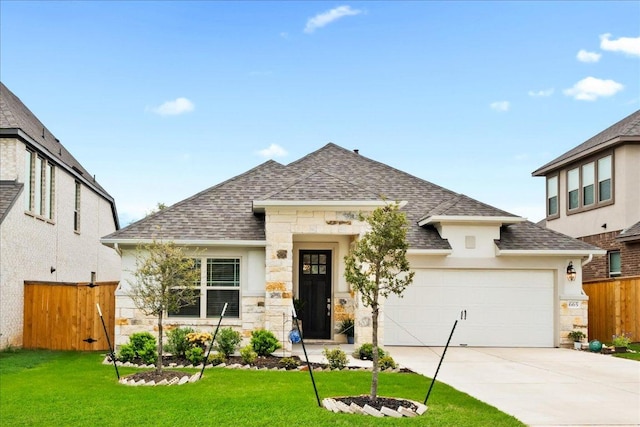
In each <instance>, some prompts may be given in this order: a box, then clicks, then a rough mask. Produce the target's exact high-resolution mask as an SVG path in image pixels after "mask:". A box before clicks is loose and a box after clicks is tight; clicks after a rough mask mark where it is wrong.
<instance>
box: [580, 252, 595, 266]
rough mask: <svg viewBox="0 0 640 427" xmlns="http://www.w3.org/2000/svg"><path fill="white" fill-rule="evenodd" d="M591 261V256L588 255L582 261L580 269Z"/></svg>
mask: <svg viewBox="0 0 640 427" xmlns="http://www.w3.org/2000/svg"><path fill="white" fill-rule="evenodd" d="M592 260H593V254H589V257H588V258H587V259H585V260H583V261H582V267H584V266H585V265H587V264H589V263H590V262H591V261H592Z"/></svg>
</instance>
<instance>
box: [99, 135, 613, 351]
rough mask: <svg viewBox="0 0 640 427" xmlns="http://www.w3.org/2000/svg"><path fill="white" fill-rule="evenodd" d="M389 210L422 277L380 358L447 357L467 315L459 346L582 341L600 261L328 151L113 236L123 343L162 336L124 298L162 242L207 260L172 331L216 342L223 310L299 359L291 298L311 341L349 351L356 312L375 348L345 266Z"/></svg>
mask: <svg viewBox="0 0 640 427" xmlns="http://www.w3.org/2000/svg"><path fill="white" fill-rule="evenodd" d="M385 200H390V201H398V202H400V203H401V205H402V210H403V211H404V212H405V213H406V215H407V218H408V221H409V224H410V229H409V232H408V241H409V244H410V249H409V251H408V256H409V260H410V263H411V267H412V269H413V270H414V271H415V272H416V274H415V279H414V283H413V284H412V285H411V286H409V287H408V288H407V290H406V292H405V295H404V298H389V299H388V300H387V301H386V302H385V305H384V309H383V314H382V316H381V330H380V334H381V342H383V343H384V345H387V346H389V345H411V346H442V345H444V344H445V343H446V341H447V338H448V335H449V333H450V330H451V327H452V325H453V322H454V321H455V320H456V319H460V316H461V314H462V315H463V317H465V318H466V320H463V321H461V322H459V325H458V327H457V329H456V334H455V335H454V338H453V341H452V344H453V345H468V346H522V347H554V346H559V345H561V344H565V343H569V340H567V339H566V334H567V333H568V332H569V331H571V330H573V329H574V328H576V327H586V322H587V307H588V298H587V297H586V295H585V294H584V292H583V291H582V287H581V266H582V263H583V261H586V260H588V259H589V257H590V256H591V255H593V254H594V253H600V252H602V251H601V250H600V249H598V248H596V247H594V246H592V245H589V244H587V243H584V242H581V241H578V240H576V239H573V238H570V237H568V236H565V235H563V234H560V233H557V232H554V231H552V230H549V229H545V228H541V227H538V226H536V225H535V224H533V223H531V222H529V221H527V220H526V219H524V218H521V217H518V216H516V215H513V214H510V213H508V212H505V211H502V210H500V209H497V208H494V207H492V206H489V205H486V204H484V203H481V202H479V201H477V200H473V199H471V198H469V197H467V196H465V195H462V194H457V193H455V192H453V191H450V190H447V189H446V188H443V187H440V186H437V185H434V184H432V183H430V182H427V181H425V180H423V179H420V178H418V177H416V176H412V175H409V174H407V173H405V172H402V171H400V170H397V169H394V168H392V167H390V166H387V165H385V164H384V163H380V162H378V161H375V160H372V159H369V158H367V157H365V156H363V155H361V154H359V152H358V150H354V151H351V150H347V149H344V148H341V147H339V146H337V145H335V144H333V143H330V144H327V145H326V146H324V147H322V148H320V149H319V150H317V151H315V152H312V153H310V154H308V155H306V156H305V157H303V158H301V159H299V160H297V161H295V162H293V163H290V164H288V165H282V164H280V163H277V162H275V161H272V160H271V161H267V162H266V163H263V164H261V165H259V166H257V167H255V168H253V169H251V170H249V171H247V172H245V173H243V174H241V175H238V176H236V177H233V178H231V179H229V180H227V181H225V182H222V183H220V184H218V185H215V186H213V187H211V188H208V189H206V190H203V191H201V192H199V193H197V194H195V195H193V196H192V197H189V198H188V199H186V200H183V201H181V202H179V203H176V204H175V205H173V206H171V207H169V208H166V209H164V210H162V211H159V212H157V213H155V214H153V215H150V216H148V217H146V218H144V219H142V220H140V221H138V222H136V223H134V224H131V225H129V226H128V227H126V228H123V229H121V230H119V231H116V232H114V233H112V234H110V235H108V236H105V237H104V238H103V239H102V242H103V243H104V244H105V245H107V246H109V247H111V248H116V249H117V250H118V251H120V252H121V254H122V281H121V284H120V288H119V290H118V291H117V293H116V341H117V343H118V344H123V343H125V342H127V340H128V337H129V335H130V334H131V333H133V332H136V331H140V330H149V331H151V330H152V329H153V327H154V323H155V319H149V318H146V317H145V316H144V315H143V314H141V313H140V312H139V311H138V310H136V309H135V307H134V305H133V304H132V302H131V300H130V298H129V297H128V287H129V284H128V281H129V280H131V271H132V270H134V269H135V255H136V252H135V248H136V245H138V244H139V243H141V242H151V241H153V240H154V239H155V240H163V241H174V242H176V243H177V244H179V245H181V246H184V247H185V248H186V249H187V250H194V251H195V250H196V249H197V250H198V251H199V252H198V254H197V256H195V257H196V258H197V259H198V260H199V261H198V262H199V268H200V269H201V280H200V297H199V300H198V301H197V302H196V304H194V305H193V306H190V307H185V308H183V309H181V310H180V311H179V312H177V313H168V315H169V316H168V318H167V323H168V324H170V325H173V326H178V325H179V326H187V325H188V326H191V327H194V328H196V329H200V330H212V329H213V328H214V327H215V325H216V324H217V321H218V318H219V317H218V316H219V313H220V310H221V307H222V306H223V304H224V303H225V302H227V303H229V304H230V309H229V310H228V311H227V316H226V317H225V319H224V320H223V325H228V326H232V327H234V328H236V329H238V330H240V331H242V332H243V333H244V335H245V337H248V336H249V335H250V333H251V331H252V330H254V329H257V328H267V329H270V330H272V331H273V332H274V333H275V335H276V336H277V337H281V339H282V341H283V344H284V345H285V347H286V348H291V347H290V346H291V345H290V343H288V342H287V339H286V333H287V332H288V331H289V330H290V329H291V307H292V298H297V299H300V300H302V301H303V302H304V313H303V314H302V316H301V318H302V320H303V325H304V326H303V328H304V337H305V339H306V340H319V341H326V342H331V341H339V340H341V339H343V337H342V336H341V335H339V334H338V332H339V331H338V329H337V325H338V323H339V322H340V320H342V319H343V318H344V316H345V315H347V314H348V313H349V312H351V310H352V309H353V310H354V313H355V320H356V333H355V339H356V344H358V343H364V342H370V340H371V327H370V325H371V318H370V314H369V311H368V309H365V308H363V307H362V306H361V305H360V304H359V303H358V297H357V295H355V298H354V297H353V296H352V294H351V293H350V289H349V285H348V284H347V282H346V281H345V279H344V274H343V272H344V261H343V260H344V257H345V255H346V254H347V253H348V251H349V248H350V245H351V243H352V242H354V241H355V240H356V239H358V237H359V236H361V235H362V234H363V233H364V232H366V224H365V223H362V222H360V221H359V220H358V213H359V212H365V213H366V212H369V211H371V210H373V209H375V208H376V207H378V206H381V205H382V204H384V203H385ZM194 253H195V252H194ZM569 264H571V265H572V266H573V268H574V269H575V271H576V274H575V276H574V280H570V279H569V278H568V277H567V268H568V266H569Z"/></svg>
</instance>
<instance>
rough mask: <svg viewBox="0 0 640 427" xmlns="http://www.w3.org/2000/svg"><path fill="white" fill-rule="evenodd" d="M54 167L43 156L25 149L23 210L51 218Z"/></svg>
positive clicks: (52, 210)
mask: <svg viewBox="0 0 640 427" xmlns="http://www.w3.org/2000/svg"><path fill="white" fill-rule="evenodd" d="M54 174H55V168H54V166H53V164H51V163H49V162H47V160H46V159H44V158H43V157H40V156H38V155H37V154H36V153H34V152H33V151H29V150H27V154H26V156H25V203H24V207H25V210H26V211H28V212H31V213H33V214H35V215H39V216H42V217H44V218H47V219H53V212H54V182H55V175H54Z"/></svg>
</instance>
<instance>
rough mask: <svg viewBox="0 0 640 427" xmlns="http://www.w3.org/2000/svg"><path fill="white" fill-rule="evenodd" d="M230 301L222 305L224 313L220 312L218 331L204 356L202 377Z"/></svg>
mask: <svg viewBox="0 0 640 427" xmlns="http://www.w3.org/2000/svg"><path fill="white" fill-rule="evenodd" d="M227 305H229V303H228V302H225V303H224V307H222V313H220V319H219V320H218V326H216V331H215V332H214V333H213V338H211V344H210V345H209V351H207V354H206V355H205V356H204V361H203V362H202V370H201V371H200V378H202V374H204V367H205V366H207V361H208V360H209V354H211V349H212V348H213V343H215V342H216V335H218V329H220V324H221V323H222V318H223V317H224V313H225V312H226V311H227Z"/></svg>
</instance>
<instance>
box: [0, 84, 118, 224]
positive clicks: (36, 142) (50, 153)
mask: <svg viewBox="0 0 640 427" xmlns="http://www.w3.org/2000/svg"><path fill="white" fill-rule="evenodd" d="M0 136H1V137H10V138H18V139H20V140H22V141H23V142H24V143H25V144H27V145H28V146H30V147H31V148H32V149H34V150H36V151H38V152H40V153H41V154H42V155H44V156H45V157H47V158H48V159H49V160H50V161H51V162H53V163H55V164H57V165H58V166H60V167H62V168H64V169H65V170H66V171H67V172H68V173H69V174H71V175H73V176H74V177H75V178H76V179H78V180H80V181H82V182H83V183H84V184H85V185H86V186H87V187H89V188H91V189H92V190H93V191H95V192H96V193H97V194H99V195H100V196H102V197H103V198H104V199H106V200H107V201H108V202H109V203H110V204H111V209H112V211H113V218H114V221H115V225H116V229H117V228H119V223H118V215H117V212H116V205H115V201H114V199H113V197H111V195H109V193H107V191H106V190H105V189H104V188H102V186H101V185H100V184H98V182H97V181H96V180H95V178H94V177H92V176H91V174H89V172H88V171H87V170H86V169H85V168H84V167H83V166H82V165H81V164H80V162H78V161H77V160H76V159H75V158H74V157H73V156H72V155H71V153H69V151H67V149H66V148H65V147H64V146H63V145H62V144H61V143H60V141H59V140H58V139H57V138H56V137H55V136H54V135H53V134H52V133H51V132H50V131H49V129H47V127H46V126H45V125H44V124H42V122H41V121H40V120H39V119H38V118H37V117H36V116H35V114H33V113H32V112H31V110H29V108H27V106H26V105H24V103H23V102H22V101H21V100H20V98H18V97H17V96H16V95H15V94H14V93H13V92H11V91H10V90H9V89H8V88H7V87H6V86H5V85H4V83H2V82H0Z"/></svg>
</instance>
